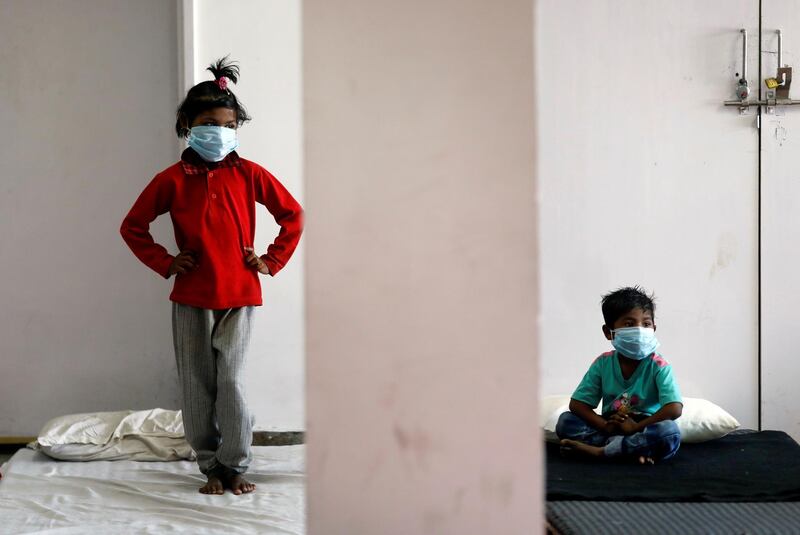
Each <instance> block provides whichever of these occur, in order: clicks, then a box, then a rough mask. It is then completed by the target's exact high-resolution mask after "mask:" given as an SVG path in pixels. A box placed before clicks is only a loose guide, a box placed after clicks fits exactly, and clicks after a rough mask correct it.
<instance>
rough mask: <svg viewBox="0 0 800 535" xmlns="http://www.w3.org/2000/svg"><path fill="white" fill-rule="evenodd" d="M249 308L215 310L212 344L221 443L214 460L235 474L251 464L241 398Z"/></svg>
mask: <svg viewBox="0 0 800 535" xmlns="http://www.w3.org/2000/svg"><path fill="white" fill-rule="evenodd" d="M254 308H255V307H252V306H247V307H241V308H232V309H228V310H217V311H214V314H215V316H216V320H217V321H216V327H215V329H214V335H213V340H212V344H213V346H214V351H215V352H216V354H217V402H216V409H217V422H218V425H219V430H220V435H221V438H222V443H221V445H220V447H219V449H218V450H217V460H218V461H219V462H220V463H221V464H222V465H224V466H226V467H227V468H229V469H230V470H233V471H234V472H236V473H238V474H242V473H244V472H245V471H247V467H248V465H249V464H250V459H251V455H250V446H251V444H252V441H253V423H252V419H251V416H250V413H249V411H248V410H247V404H246V401H245V396H244V384H243V380H244V365H245V356H246V354H247V347H248V344H249V342H250V331H251V328H252V321H253V313H254Z"/></svg>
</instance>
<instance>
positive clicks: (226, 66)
mask: <svg viewBox="0 0 800 535" xmlns="http://www.w3.org/2000/svg"><path fill="white" fill-rule="evenodd" d="M206 70H207V71H211V73H212V74H213V75H214V80H206V81H205V82H200V83H199V84H197V85H196V86H194V87H193V88H191V89H190V90H189V92H188V93H187V94H186V98H185V99H183V102H181V105H180V106H178V113H177V118H176V121H175V133H176V134H178V137H186V136H188V135H189V129H190V128H191V127H192V123H193V122H194V120H195V118H196V117H197V116H198V115H200V114H201V113H202V112H204V111H206V110H210V109H214V108H230V109H232V110H233V111H235V112H236V125H237V126H242V124H244V122H245V121H249V120H250V119H251V117H250V116H249V115H247V110H245V109H244V106H243V105H242V103H241V102H239V99H237V98H236V95H234V94H233V91H231V90H230V89H229V88H226V89H223V88H222V87H220V83H219V80H220V78H222V77H223V76H224V77H225V78H227V79H228V80H230V81H231V82H233V83H234V84H235V83H236V82H237V81H238V80H239V66H238V65H236V64H235V63H233V62H232V61H228V56H225V57H224V58H222V59H218V60H217V62H216V63H212V64H211V65H209V66H208V67H207V68H206Z"/></svg>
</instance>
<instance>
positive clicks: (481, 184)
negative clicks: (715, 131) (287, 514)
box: [303, 0, 542, 535]
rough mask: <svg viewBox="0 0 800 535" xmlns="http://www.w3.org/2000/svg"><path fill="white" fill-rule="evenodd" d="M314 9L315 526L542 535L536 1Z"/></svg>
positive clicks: (310, 150) (345, 4)
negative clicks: (536, 144) (531, 534)
mask: <svg viewBox="0 0 800 535" xmlns="http://www.w3.org/2000/svg"><path fill="white" fill-rule="evenodd" d="M303 16H304V25H303V31H304V38H303V41H304V43H303V46H304V92H305V110H304V113H305V131H306V148H305V150H306V162H305V166H306V201H307V209H308V228H307V234H306V239H307V241H306V246H307V334H308V337H307V350H308V360H307V385H308V390H307V408H308V412H307V429H308V454H309V458H308V478H309V498H308V499H309V523H310V533H311V534H312V535H317V534H325V535H335V534H342V535H345V534H347V535H353V534H362V533H363V534H370V535H374V534H394V533H396V534H404V535H405V534H409V533H413V534H425V533H431V534H437V535H438V534H450V533H452V534H459V535H464V534H471V533H476V534H478V533H480V534H485V533H526V534H528V533H539V532H541V529H542V522H541V500H542V492H541V488H540V487H541V478H542V468H541V466H540V462H541V453H540V442H539V431H538V429H537V427H538V426H537V421H538V417H537V414H536V408H537V395H538V384H537V381H538V369H537V366H538V364H537V363H538V356H537V350H536V341H537V338H536V320H537V310H538V290H537V287H536V280H537V253H536V250H537V243H536V225H535V221H536V201H535V197H536V193H535V188H534V111H533V105H534V96H533V74H532V69H533V57H532V43H533V36H532V22H533V15H532V3H531V2H530V1H529V0H513V1H507V2H504V3H503V5H502V9H499V8H498V5H497V4H496V3H493V2H489V1H479V0H466V1H465V0H459V1H456V0H451V1H440V2H426V1H422V0H410V1H407V2H388V1H385V0H379V1H376V0H349V1H337V2H331V1H330V0H308V1H306V2H305V4H304V14H303Z"/></svg>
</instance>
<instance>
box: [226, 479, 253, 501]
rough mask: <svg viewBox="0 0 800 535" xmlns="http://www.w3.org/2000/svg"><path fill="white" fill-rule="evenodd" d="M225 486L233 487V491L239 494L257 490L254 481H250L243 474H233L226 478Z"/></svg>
mask: <svg viewBox="0 0 800 535" xmlns="http://www.w3.org/2000/svg"><path fill="white" fill-rule="evenodd" d="M225 488H229V489H231V492H233V493H234V494H236V495H237V496H238V495H240V494H249V493H251V492H253V491H254V490H256V486H255V484H254V483H250V482H249V481H247V480H246V479H245V478H244V477H242V475H241V474H231V475H229V476H228V477H227V478H226V481H225Z"/></svg>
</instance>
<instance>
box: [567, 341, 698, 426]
mask: <svg viewBox="0 0 800 535" xmlns="http://www.w3.org/2000/svg"><path fill="white" fill-rule="evenodd" d="M572 398H573V399H577V400H578V401H583V402H584V403H586V404H587V405H589V406H590V407H596V406H597V404H598V403H599V402H600V400H601V399H602V400H603V414H604V415H606V414H609V413H614V412H617V411H618V410H619V409H620V407H622V406H623V405H628V407H629V409H630V411H629V412H630V413H631V414H640V415H647V416H650V415H652V414H655V413H656V412H657V411H658V409H660V408H661V407H663V406H664V405H666V404H667V403H672V402H678V403H683V401H682V400H681V393H680V391H679V390H678V384H677V383H676V382H675V378H674V377H673V376H672V366H670V364H669V363H668V362H667V361H666V360H664V357H662V356H661V355H659V354H658V353H653V354H652V355H650V356H649V357H647V358H645V359H644V360H642V362H641V364H639V367H638V368H636V371H634V372H633V375H631V376H630V378H629V379H627V380H626V379H623V378H622V369H621V368H620V366H619V358H618V357H617V352H616V351H609V352H608V353H603V354H602V355H600V356H599V357H597V358H596V359H595V361H594V362H593V363H592V365H591V366H590V367H589V371H587V372H586V375H584V376H583V380H581V383H580V384H579V385H578V388H577V389H575V393H574V394H572Z"/></svg>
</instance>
